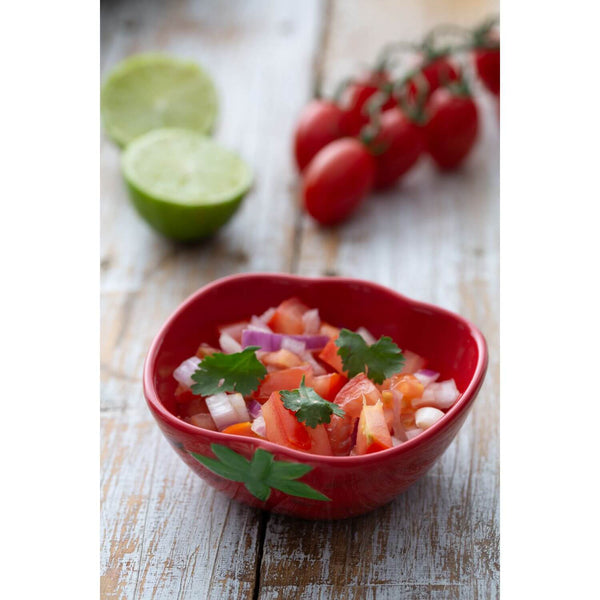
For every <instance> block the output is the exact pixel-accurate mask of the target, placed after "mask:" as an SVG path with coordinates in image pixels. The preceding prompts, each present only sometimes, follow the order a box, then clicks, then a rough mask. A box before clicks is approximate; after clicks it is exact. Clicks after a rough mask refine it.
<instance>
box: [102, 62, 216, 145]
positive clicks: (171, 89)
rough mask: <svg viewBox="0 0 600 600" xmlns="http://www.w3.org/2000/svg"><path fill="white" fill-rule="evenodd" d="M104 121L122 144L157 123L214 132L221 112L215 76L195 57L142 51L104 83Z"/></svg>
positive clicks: (161, 125)
mask: <svg viewBox="0 0 600 600" xmlns="http://www.w3.org/2000/svg"><path fill="white" fill-rule="evenodd" d="M101 110H102V121H103V123H104V127H105V129H106V132H107V134H108V135H109V136H110V137H111V138H112V139H113V140H114V141H115V142H117V143H118V144H119V145H121V146H125V145H127V144H128V143H129V142H131V141H132V140H133V139H135V138H136V137H138V136H139V135H142V134H144V133H146V132H148V131H151V130H153V129H159V128H163V127H184V128H186V129H193V130H194V131H198V132H199V133H209V132H210V131H211V130H212V127H213V125H214V122H215V118H216V115H217V94H216V91H215V86H214V84H213V82H212V79H211V78H210V77H209V76H208V75H207V73H206V72H205V71H204V70H202V68H201V67H200V66H199V65H197V64H196V63H194V62H191V61H185V60H181V59H178V58H174V57H171V56H168V55H165V54H137V55H134V56H131V57H130V58H127V59H125V60H124V61H122V62H120V63H119V64H118V65H117V66H116V67H115V68H114V69H113V70H112V71H111V72H110V74H109V75H108V77H107V78H106V80H105V82H104V84H103V85H102V96H101Z"/></svg>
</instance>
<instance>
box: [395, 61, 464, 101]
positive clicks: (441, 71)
mask: <svg viewBox="0 0 600 600" xmlns="http://www.w3.org/2000/svg"><path fill="white" fill-rule="evenodd" d="M421 74H422V75H423V77H424V78H425V80H426V82H427V86H428V87H427V92H426V94H425V98H426V99H429V98H430V97H431V95H432V94H433V92H435V91H436V90H437V89H438V88H439V87H440V86H442V85H444V84H447V83H451V82H453V81H458V80H459V79H460V69H459V68H458V67H457V66H456V65H454V64H453V63H452V62H450V61H449V60H448V59H447V58H446V57H445V56H440V57H439V58H436V59H434V60H432V61H431V62H428V63H427V64H425V66H424V67H423V68H422V69H421ZM420 85H423V83H421V82H420V81H419V79H418V78H417V77H415V78H413V79H411V80H410V81H409V82H408V83H407V88H406V98H407V101H408V102H409V103H410V104H414V103H415V102H416V101H417V98H418V95H419V93H418V92H419V86H420Z"/></svg>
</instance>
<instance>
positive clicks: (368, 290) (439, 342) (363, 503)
mask: <svg viewBox="0 0 600 600" xmlns="http://www.w3.org/2000/svg"><path fill="white" fill-rule="evenodd" d="M292 296H296V297H298V298H300V299H301V300H302V301H303V302H304V303H305V304H307V305H308V306H310V307H316V308H318V309H319V313H320V315H321V318H322V319H323V320H325V321H327V322H328V323H331V324H332V325H336V326H338V327H346V328H348V329H357V328H358V327H361V326H363V327H366V328H367V329H368V330H369V331H370V332H371V333H373V335H375V337H379V336H381V335H388V336H390V337H391V338H392V339H393V340H394V341H395V342H396V343H397V344H398V345H399V346H400V348H403V349H407V350H411V351H412V352H416V353H417V354H419V355H421V356H422V357H424V358H425V359H426V360H427V367H428V368H430V369H433V370H435V371H438V372H439V373H440V379H442V380H443V379H449V378H453V379H454V380H455V382H456V385H457V387H458V390H459V391H460V392H461V395H460V398H459V399H458V401H457V402H456V403H455V404H454V405H453V406H452V407H451V408H450V409H449V410H448V411H447V413H446V415H445V416H444V417H443V418H442V419H441V420H439V421H438V422H437V423H435V424H434V425H433V426H431V427H430V428H429V429H427V430H425V431H424V432H423V433H421V434H420V435H418V436H417V437H415V438H413V439H411V440H409V441H407V442H404V443H403V444H401V445H399V446H396V447H394V448H390V449H388V450H383V451H379V452H375V453H372V454H367V455H362V456H319V455H313V454H308V453H306V452H302V451H299V450H294V449H290V448H286V447H283V446H280V445H278V444H273V443H271V442H268V441H266V440H262V439H259V438H251V437H242V436H239V435H230V434H225V433H221V432H218V431H210V430H205V429H200V428H198V427H195V426H194V425H191V424H188V423H186V422H185V421H183V420H181V419H179V418H178V417H177V416H176V415H175V410H176V409H175V395H174V393H175V388H176V387H177V382H176V381H175V380H174V379H173V371H174V370H175V368H176V367H177V366H178V365H179V364H180V363H181V362H182V361H183V360H185V359H186V358H188V357H190V356H193V355H194V353H195V351H196V349H197V348H198V346H199V344H200V343H201V342H207V343H209V344H212V345H217V339H218V331H217V327H218V326H219V325H222V324H226V323H230V322H234V321H239V320H242V319H246V318H249V317H250V316H251V315H254V314H261V313H262V312H264V311H265V310H266V309H268V308H269V307H271V306H276V305H278V304H279V303H280V302H281V301H283V300H285V299H286V298H289V297H292ZM486 368H487V348H486V343H485V340H484V337H483V335H482V334H481V332H480V331H479V330H478V329H477V328H476V327H475V326H474V325H472V324H471V323H469V322H468V321H467V320H465V319H463V318H462V317H460V316H458V315H456V314H453V313H451V312H449V311H447V310H445V309H442V308H439V307H436V306H432V305H430V304H424V303H422V302H417V301H415V300H411V299H409V298H406V297H405V296H402V295H401V294H398V293H397V292H395V291H393V290H390V289H388V288H385V287H383V286H381V285H378V284H375V283H371V282H368V281H361V280H358V279H347V278H341V277H340V278H337V277H330V278H309V277H298V276H294V275H284V274H274V273H253V274H243V275H233V276H230V277H225V278H223V279H219V280H217V281H214V282H213V283H210V284H209V285H207V286H205V287H203V288H201V289H200V290H198V291H197V292H196V293H194V294H192V296H190V297H189V298H188V299H187V300H185V301H184V302H183V303H182V304H181V306H179V308H178V309H177V310H176V311H175V312H174V313H173V314H172V315H171V317H170V318H169V319H168V320H167V322H166V323H165V324H164V325H163V327H162V328H161V330H160V331H159V333H158V334H157V336H156V338H155V339H154V341H153V342H152V345H151V347H150V350H149V352H148V355H147V357H146V362H145V365H144V377H143V382H144V395H145V397H146V401H147V403H148V406H149V408H150V411H151V412H152V415H153V416H154V418H155V419H156V421H157V423H158V425H159V427H160V429H161V431H162V432H163V434H164V436H165V437H166V438H167V440H168V441H169V443H170V444H171V446H172V447H173V448H174V450H175V451H176V452H177V453H178V454H179V456H180V457H181V458H182V460H183V461H184V462H185V463H186V464H187V465H188V466H189V467H190V468H191V469H192V470H193V471H194V472H195V473H197V474H198V475H199V476H200V477H202V478H203V479H204V480H205V481H206V482H208V483H209V484H210V485H212V486H213V487H215V488H216V489H218V490H220V491H221V492H223V493H225V494H227V495H228V496H230V497H231V498H234V499H236V500H240V501H242V502H245V503H246V504H249V505H251V506H255V507H258V508H261V509H265V510H270V511H273V512H277V513H282V514H287V515H293V516H296V517H301V518H306V519H340V518H346V517H352V516H355V515H359V514H362V513H366V512H369V511H371V510H373V509H375V508H377V507H379V506H382V505H384V504H386V503H388V502H390V501H391V500H392V499H393V498H394V497H395V496H397V495H398V494H400V493H401V492H403V491H404V490H406V489H407V488H408V487H409V486H410V485H412V484H413V483H414V482H415V481H417V479H419V478H420V477H422V476H423V475H424V474H425V473H426V472H427V471H428V469H429V468H430V467H431V466H432V465H433V463H434V462H435V461H436V460H437V459H438V458H439V457H440V456H441V455H442V454H443V452H444V451H445V450H446V448H447V447H448V446H449V444H450V442H451V441H452V440H453V439H454V436H455V435H456V434H457V433H458V430H459V429H460V427H461V426H462V424H463V423H464V421H465V418H466V417H467V414H468V412H469V410H470V408H471V406H472V404H473V401H474V400H475V397H476V396H477V393H478V391H479V389H480V387H481V384H482V382H483V378H484V375H485V371H486Z"/></svg>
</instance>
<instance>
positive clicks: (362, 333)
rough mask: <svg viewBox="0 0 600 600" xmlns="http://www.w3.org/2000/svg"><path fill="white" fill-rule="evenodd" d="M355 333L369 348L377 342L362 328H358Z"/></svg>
mask: <svg viewBox="0 0 600 600" xmlns="http://www.w3.org/2000/svg"><path fill="white" fill-rule="evenodd" d="M356 333H358V335H360V337H361V338H362V339H363V340H365V343H366V344H367V345H369V346H371V345H372V344H374V343H375V342H376V341H377V340H376V339H375V336H373V334H372V333H371V332H370V331H369V330H368V329H365V328H364V327H359V328H358V329H357V330H356Z"/></svg>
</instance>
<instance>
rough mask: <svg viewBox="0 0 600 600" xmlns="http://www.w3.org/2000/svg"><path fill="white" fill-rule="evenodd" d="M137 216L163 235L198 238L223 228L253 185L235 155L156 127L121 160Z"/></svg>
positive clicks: (187, 133) (180, 131) (247, 170)
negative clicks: (138, 214)
mask: <svg viewBox="0 0 600 600" xmlns="http://www.w3.org/2000/svg"><path fill="white" fill-rule="evenodd" d="M122 170H123V176H124V178H125V181H126V183H127V186H128V188H129V192H130V195H131V199H132V200H133V203H134V205H135V207H136V209H137V211H138V212H139V213H140V215H141V216H142V217H143V218H144V219H146V221H148V223H150V225H152V227H154V228H155V229H156V230H157V231H159V232H160V233H162V234H163V235H165V236H167V237H169V238H172V239H176V240H181V241H191V240H197V239H200V238H202V237H205V236H207V235H210V234H211V233H214V232H215V231H216V230H217V229H219V227H221V226H222V225H224V224H225V223H226V222H227V221H228V220H229V219H230V218H231V217H232V216H233V214H234V213H235V211H236V210H237V208H238V206H239V204H240V202H241V200H242V198H243V197H244V195H245V194H246V192H247V191H248V189H249V188H250V185H251V184H252V172H251V170H250V167H249V166H248V165H247V164H246V163H245V162H244V161H243V160H242V159H241V158H240V157H239V156H237V154H235V153H233V152H231V151H230V150H227V149H225V148H223V147H222V146H220V145H219V144H217V143H216V142H215V141H213V140H212V139H210V138H208V137H206V136H203V135H200V134H198V133H196V132H194V131H190V130H189V129H156V130H154V131H150V132H149V133H146V134H145V135H142V136H140V137H138V138H136V139H135V140H134V141H133V142H131V144H129V145H128V146H127V148H126V149H125V152H124V153H123V158H122Z"/></svg>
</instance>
